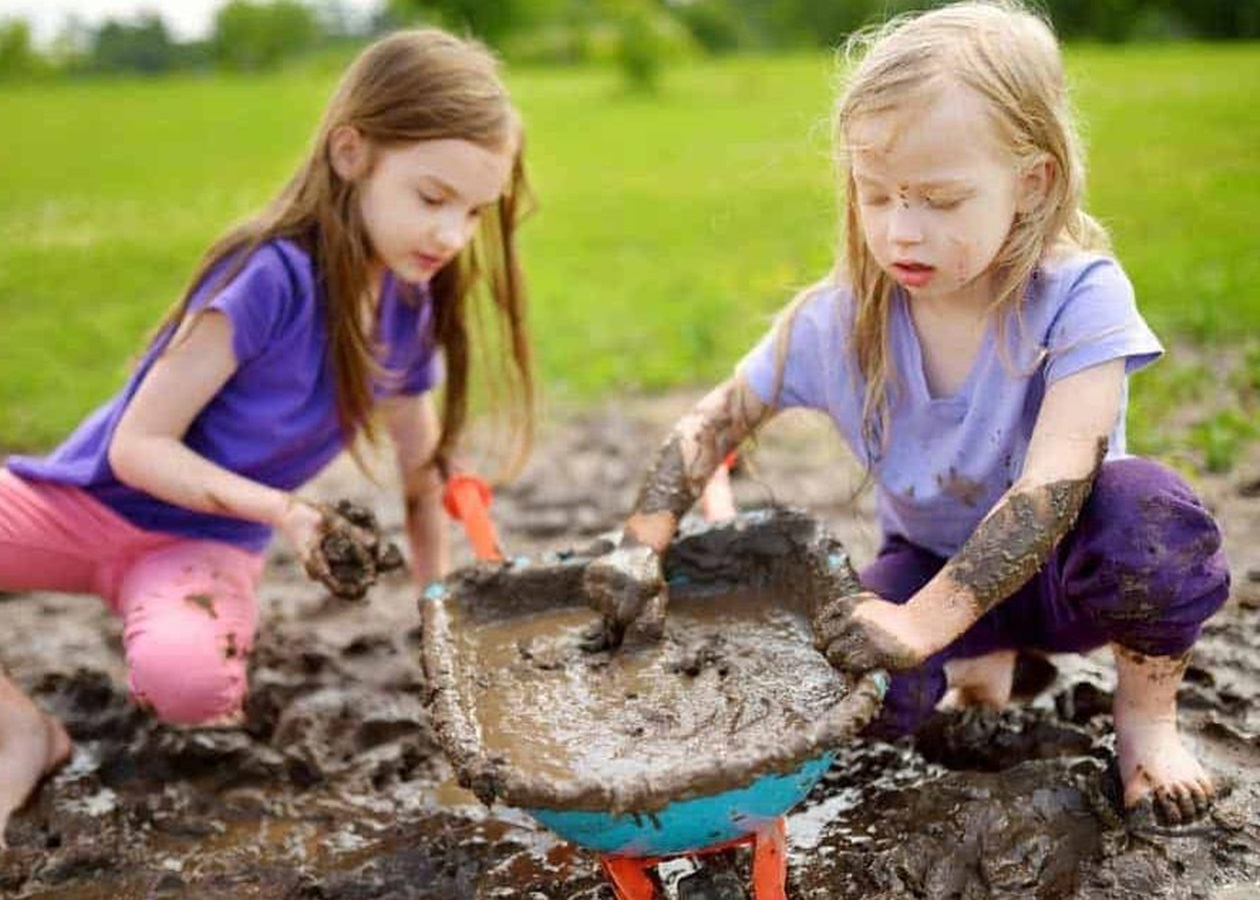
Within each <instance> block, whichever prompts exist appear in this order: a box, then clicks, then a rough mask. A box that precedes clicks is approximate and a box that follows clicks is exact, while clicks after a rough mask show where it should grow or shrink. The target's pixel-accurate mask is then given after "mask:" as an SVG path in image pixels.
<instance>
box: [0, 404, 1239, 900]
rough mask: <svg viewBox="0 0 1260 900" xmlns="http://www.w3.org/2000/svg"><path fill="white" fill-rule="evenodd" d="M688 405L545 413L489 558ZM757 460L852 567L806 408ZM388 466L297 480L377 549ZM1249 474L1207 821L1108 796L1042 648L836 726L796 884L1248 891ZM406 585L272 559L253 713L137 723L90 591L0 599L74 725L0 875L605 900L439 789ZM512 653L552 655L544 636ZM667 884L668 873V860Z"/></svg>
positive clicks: (532, 549) (733, 863)
mask: <svg viewBox="0 0 1260 900" xmlns="http://www.w3.org/2000/svg"><path fill="white" fill-rule="evenodd" d="M690 399H692V398H684V399H682V400H679V399H677V398H675V399H673V400H665V401H655V402H653V403H650V404H648V403H643V404H639V405H632V406H628V407H623V408H621V409H619V411H618V412H617V413H616V414H612V413H609V414H607V415H593V416H588V417H583V418H571V419H569V420H567V421H564V422H563V423H562V424H560V425H558V426H557V427H556V429H555V430H554V431H553V432H552V433H551V434H550V435H548V436H546V437H545V439H544V440H543V441H542V442H541V443H540V446H539V448H538V453H537V456H536V457H535V460H534V463H533V464H532V466H531V468H530V469H529V470H528V471H527V473H526V476H525V478H524V480H523V481H522V482H521V483H520V484H518V485H517V486H516V487H515V488H513V489H512V490H505V491H501V492H499V494H498V495H497V496H496V499H495V505H494V507H493V512H494V515H495V518H496V524H497V525H498V526H499V531H500V533H501V535H502V536H503V538H504V542H505V545H506V547H507V549H508V550H509V551H510V552H511V553H513V554H532V553H539V552H542V551H544V550H546V549H548V548H554V547H556V546H558V545H560V544H561V543H566V544H567V543H570V542H576V541H581V540H584V539H591V538H594V537H596V536H597V535H599V534H600V533H601V532H603V531H604V530H606V529H608V528H612V527H615V526H616V525H617V524H618V517H619V516H620V515H621V514H623V513H624V511H625V510H626V509H628V508H629V506H630V504H631V503H632V502H633V499H634V495H635V491H636V490H637V483H636V478H637V476H638V474H639V472H638V467H639V465H641V462H642V461H643V460H645V459H647V458H648V457H649V455H650V453H651V451H652V448H654V447H655V446H657V445H658V443H659V440H660V436H661V435H662V434H664V433H665V430H666V427H667V426H668V424H669V422H670V421H672V418H673V417H674V416H676V415H677V414H678V413H679V412H681V411H682V409H683V408H684V405H685V403H686V402H687V401H688V400H690ZM751 457H752V458H751V459H750V461H749V466H748V473H747V474H745V475H742V476H741V477H740V478H738V479H737V481H736V492H737V495H738V497H739V499H740V502H741V506H743V507H749V506H754V505H763V504H765V503H766V502H769V501H779V502H782V503H787V504H791V505H797V506H804V507H807V508H809V509H810V510H811V511H812V512H814V513H817V514H818V515H819V516H820V517H822V518H823V519H824V521H825V522H826V524H827V525H828V527H829V528H830V529H831V531H832V532H834V533H835V534H836V535H837V536H838V537H839V538H840V540H841V541H842V542H843V543H844V545H845V546H846V547H847V548H848V549H849V550H850V551H851V552H852V554H853V556H854V559H855V562H857V563H863V562H865V561H867V560H869V559H870V558H871V557H872V556H873V554H874V551H875V549H876V548H875V541H876V539H877V535H876V533H875V530H874V525H873V524H872V519H871V516H870V498H869V494H860V493H859V494H858V495H857V496H856V498H855V496H854V494H855V491H856V489H857V488H858V487H859V486H860V485H861V480H862V479H861V475H860V474H859V473H856V472H852V471H850V470H848V469H847V468H846V463H845V462H844V460H845V458H846V457H845V456H844V454H843V451H842V450H840V449H839V447H838V445H837V444H836V443H835V440H834V438H833V437H832V436H831V435H830V434H829V433H827V431H826V429H825V428H820V427H817V426H816V425H815V424H814V423H813V422H812V421H809V420H804V419H797V418H795V417H783V418H782V419H780V420H776V422H775V423H773V426H772V428H771V429H769V430H768V433H767V435H766V436H765V437H764V438H763V440H762V445H761V447H760V448H759V449H758V450H757V451H756V452H755V453H753V454H751ZM388 471H389V469H388V464H383V465H382V467H381V470H380V474H381V481H382V484H383V487H382V488H381V489H379V490H378V489H377V488H374V487H372V486H371V485H365V484H364V483H363V482H362V481H361V480H360V478H359V476H358V475H357V474H356V473H355V472H354V471H353V467H352V466H349V465H338V466H336V467H334V468H333V470H331V471H330V472H329V473H327V474H326V476H325V477H324V478H323V479H322V480H321V482H320V483H319V484H318V485H317V486H316V495H317V496H322V497H326V498H333V497H342V496H349V497H351V498H352V499H354V500H355V501H356V502H358V503H360V504H362V505H364V506H367V507H369V508H373V509H375V510H377V512H378V515H379V517H380V524H381V530H382V532H383V533H384V534H385V536H386V537H388V538H390V539H393V540H399V539H400V538H401V534H402V499H401V497H400V496H398V495H397V492H396V491H394V490H393V489H392V488H391V484H390V482H389V479H388V474H387V473H388ZM1257 483H1260V455H1253V457H1251V458H1250V459H1249V460H1248V461H1245V462H1244V465H1243V466H1242V467H1241V468H1240V470H1238V471H1237V472H1236V473H1235V474H1234V475H1232V476H1230V477H1227V478H1215V479H1202V480H1199V481H1197V482H1196V487H1197V488H1199V490H1200V491H1201V493H1202V494H1203V496H1204V497H1205V499H1206V500H1207V501H1208V503H1209V505H1210V506H1211V508H1212V510H1213V512H1214V513H1215V514H1216V515H1217V516H1218V518H1219V519H1220V520H1221V521H1222V524H1223V528H1224V532H1225V537H1226V542H1227V549H1228V552H1229V554H1230V560H1231V564H1232V566H1233V571H1234V591H1233V597H1232V598H1231V600H1230V602H1229V604H1228V605H1227V606H1226V607H1225V608H1224V609H1223V610H1222V611H1221V612H1220V613H1219V614H1218V615H1217V616H1216V618H1215V619H1214V620H1213V621H1212V622H1210V623H1209V624H1208V626H1207V628H1206V629H1205V632H1204V635H1203V637H1202V639H1201V640H1200V642H1199V643H1198V644H1197V645H1196V647H1195V649H1194V653H1193V656H1192V658H1191V661H1190V667H1189V669H1188V672H1187V675H1186V681H1185V684H1184V685H1183V687H1182V689H1181V694H1180V699H1181V710H1182V723H1183V730H1184V732H1185V734H1186V737H1187V740H1188V741H1189V742H1190V743H1191V744H1192V746H1193V748H1194V749H1195V751H1196V752H1197V753H1198V754H1199V756H1200V758H1201V759H1202V760H1203V762H1204V763H1205V765H1206V766H1207V768H1208V769H1209V771H1210V772H1211V773H1212V775H1213V777H1214V778H1215V779H1216V782H1217V785H1218V787H1219V789H1220V793H1221V796H1220V798H1219V800H1218V802H1217V804H1216V806H1215V808H1214V810H1213V812H1212V813H1211V815H1210V816H1209V818H1208V819H1206V820H1204V821H1202V822H1200V823H1196V824H1194V825H1191V826H1185V827H1182V828H1177V829H1170V828H1164V827H1161V826H1158V825H1156V824H1154V823H1153V822H1149V821H1142V820H1140V819H1137V820H1133V819H1130V820H1126V819H1125V818H1124V817H1123V816H1121V815H1120V813H1119V811H1118V805H1117V796H1118V792H1119V784H1118V781H1117V779H1116V776H1115V771H1114V765H1113V762H1112V746H1113V742H1114V736H1113V733H1112V730H1111V717H1110V712H1109V708H1110V700H1111V693H1112V691H1113V689H1114V674H1113V670H1112V667H1111V663H1110V661H1109V660H1108V659H1107V658H1106V655H1105V654H1102V655H1091V656H1087V657H1072V656H1063V657H1059V656H1056V657H1053V658H1052V660H1051V662H1052V663H1053V664H1054V670H1053V671H1052V672H1048V673H1047V671H1046V670H1044V668H1043V669H1042V671H1041V673H1040V675H1041V678H1040V680H1041V684H1042V685H1043V689H1042V690H1041V691H1040V693H1038V694H1037V695H1036V696H1035V697H1034V698H1032V699H1031V700H1029V701H1027V702H1026V703H1023V704H1021V705H1017V706H1014V707H1012V708H1010V709H1007V710H1005V711H1003V712H1000V713H999V712H992V711H983V712H982V711H976V710H969V711H965V712H962V713H951V714H948V715H947V714H941V716H940V717H939V718H938V719H936V720H935V721H933V722H932V724H931V725H930V726H929V727H928V728H927V729H925V730H924V732H923V733H922V734H921V735H920V736H919V737H918V739H917V740H914V741H911V740H903V741H901V742H899V743H896V744H888V743H882V742H878V741H873V740H851V741H846V742H844V743H842V744H841V746H840V747H839V748H838V756H837V761H836V763H835V765H834V766H833V767H832V768H831V769H830V771H828V773H827V774H826V775H825V776H824V778H823V780H822V781H821V782H820V783H819V784H818V785H817V786H816V787H815V789H814V790H813V792H812V793H811V794H810V796H809V797H808V798H807V799H806V800H805V801H804V802H803V803H802V804H801V805H800V806H799V807H798V808H797V809H796V810H794V811H793V812H792V814H791V815H789V816H788V838H789V865H788V895H789V897H792V898H865V897H874V898H987V897H995V898H996V897H1036V898H1058V897H1065V898H1066V897H1072V898H1075V897H1081V898H1130V897H1151V898H1153V897H1161V898H1163V897H1170V898H1204V900H1240V898H1251V897H1256V896H1257V887H1256V886H1257V883H1258V882H1260V824H1258V819H1260V813H1258V810H1260V649H1258V648H1257V641H1256V635H1257V634H1258V633H1260V504H1258V502H1257V492H1256V491H1255V489H1254V485H1255V484H1257ZM460 553H462V554H463V556H462V559H463V560H465V561H467V560H469V558H470V557H469V555H468V553H467V551H466V550H464V549H463V548H462V547H461V548H460ZM417 593H418V592H417V591H416V590H415V589H414V588H413V587H412V586H410V585H409V584H408V582H407V580H406V578H405V576H404V574H403V573H401V572H394V573H387V574H383V575H381V577H380V580H379V582H378V584H377V585H376V586H375V587H374V588H373V590H372V592H371V594H370V597H369V601H368V602H367V603H359V604H345V603H342V602H340V601H337V600H335V599H333V598H332V597H330V596H329V594H328V593H327V592H326V591H324V590H323V589H322V588H321V587H319V586H318V585H313V584H312V583H311V582H310V581H309V580H307V579H306V577H305V575H304V573H303V572H302V571H301V567H300V565H299V564H298V563H297V562H296V561H294V560H293V559H291V558H288V557H286V556H285V555H284V554H283V553H281V552H276V553H275V554H274V556H273V559H272V561H271V567H270V570H269V575H268V581H267V583H266V584H265V585H264V587H263V590H262V593H261V612H262V621H261V627H260V633H259V637H258V641H257V645H256V649H255V652H254V654H253V657H252V660H251V685H252V693H251V696H250V700H249V704H248V709H247V719H246V722H245V723H244V725H243V727H241V728H235V729H222V730H200V731H197V730H180V729H175V728H171V727H166V726H162V725H158V724H156V723H154V722H153V720H152V719H151V717H150V716H149V715H148V714H147V713H145V712H144V711H143V710H140V709H138V708H136V707H135V705H134V704H133V703H132V702H131V701H130V700H129V698H128V696H127V692H126V687H125V673H124V670H123V668H122V663H121V655H120V650H121V642H120V637H119V630H118V625H117V623H116V622H115V621H113V620H112V619H111V617H110V616H109V615H108V614H107V613H106V612H105V611H104V610H103V609H102V606H101V604H100V603H99V602H98V601H95V600H93V599H91V598H84V597H58V596H52V595H18V596H10V597H0V634H3V635H4V646H3V650H0V654H2V658H3V662H4V664H5V667H6V669H7V671H8V672H9V673H10V674H11V675H12V677H13V678H14V679H15V680H16V681H18V682H19V683H20V684H22V685H23V686H24V687H25V688H27V689H28V690H30V691H31V692H32V694H33V695H34V696H35V697H36V698H37V700H38V701H39V702H40V703H41V704H42V705H43V706H44V707H45V708H46V709H49V710H50V711H52V712H54V713H55V714H57V715H58V716H60V717H61V718H62V719H63V721H64V722H65V723H66V725H67V728H68V729H69V731H70V733H71V735H72V737H73V738H74V740H75V745H76V746H75V753H74V756H73V758H72V760H71V762H70V764H69V765H68V766H66V767H65V768H64V769H62V770H61V771H60V772H58V773H57V774H56V775H54V776H53V777H52V778H50V779H48V780H47V781H46V782H45V783H44V784H43V785H42V787H41V788H40V790H39V791H38V792H37V793H36V795H35V796H34V797H33V799H32V802H31V803H30V804H29V805H28V806H27V807H26V808H24V809H23V810H21V811H20V812H19V813H18V814H17V815H15V817H14V818H13V821H12V823H11V825H10V828H9V833H8V837H9V844H10V849H9V850H8V851H7V852H6V853H4V854H3V855H0V896H3V897H6V898H8V897H14V898H41V900H44V898H59V900H77V898H84V900H89V898H90V900H97V898H110V900H129V898H150V897H161V898H164V897H193V898H246V897H261V898H507V897H511V898H531V900H539V898H571V900H591V898H600V900H611V898H612V892H611V889H610V888H609V887H608V886H607V885H606V884H605V883H604V880H603V878H602V876H601V875H600V873H599V869H598V860H597V859H596V858H595V857H594V856H593V855H592V854H590V853H588V852H586V851H584V850H581V849H580V848H575V847H573V846H571V845H569V844H566V843H563V842H561V841H560V840H558V839H557V838H555V837H553V836H552V835H551V834H550V833H549V832H547V831H546V830H545V829H543V828H541V827H540V826H539V825H537V824H536V823H535V822H534V821H533V820H531V819H530V818H528V817H527V816H525V815H524V814H522V813H520V812H518V811H516V810H514V809H513V808H511V807H508V806H504V805H502V804H496V805H494V806H493V807H490V808H487V807H485V806H484V805H483V804H481V803H480V802H478V801H477V800H476V798H475V797H474V796H473V795H472V794H470V793H468V792H466V791H463V790H461V789H460V788H459V787H458V786H457V785H456V784H455V780H454V773H453V771H452V768H451V766H450V763H449V762H448V761H447V759H446V757H445V754H444V753H443V752H442V751H441V749H440V748H439V744H438V741H437V736H436V731H435V728H434V722H433V720H432V717H431V713H430V710H429V707H428V706H427V705H426V699H427V698H428V692H429V690H430V685H429V683H428V679H427V678H426V677H425V675H424V672H423V670H422V668H421V666H420V664H419V661H418V659H419V654H420V650H421V643H422V633H421V627H420V621H419V616H418V615H417V613H416V595H417ZM690 646H691V645H689V644H686V643H685V642H684V643H683V644H680V645H679V648H678V652H677V654H676V656H675V657H673V658H674V659H675V660H676V662H677V663H678V664H679V666H680V671H681V672H683V673H685V672H687V671H689V670H694V671H695V672H696V673H697V674H696V675H695V676H691V677H693V679H700V678H714V677H715V676H716V668H715V666H717V665H720V664H721V662H720V661H721V660H725V659H728V658H729V657H728V656H727V655H724V654H723V648H722V647H721V646H713V647H711V648H710V649H709V650H706V649H705V647H704V645H703V643H701V644H698V645H696V646H695V649H696V652H695V653H694V654H691V653H689V652H688V651H687V650H686V649H685V648H686V647H690ZM526 647H527V650H528V652H529V653H530V654H532V656H533V660H532V661H531V662H533V663H534V664H544V665H545V664H546V663H547V659H548V646H547V643H546V642H545V641H544V642H543V643H541V644H538V643H535V644H533V645H530V644H528V643H527V645H526ZM518 654H519V650H518ZM522 662H523V663H524V662H526V660H524V659H523V658H522ZM745 857H746V854H744V851H739V853H738V854H736V855H734V856H733V857H731V858H730V859H728V860H724V861H719V862H718V863H717V869H722V871H720V872H719V871H716V870H715V872H716V874H715V875H714V876H713V878H712V879H711V880H712V881H714V882H716V881H719V880H725V881H726V882H727V883H731V882H732V881H733V880H741V881H742V880H743V877H744V876H746V874H747V866H748V861H747V859H746V858H745ZM731 873H733V874H734V875H735V876H739V877H738V878H736V879H732V878H728V877H727V875H729V874H731ZM660 877H661V880H662V882H664V883H667V884H675V883H677V882H678V881H679V876H678V873H677V870H671V871H670V872H663V873H662V874H661V875H660Z"/></svg>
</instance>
